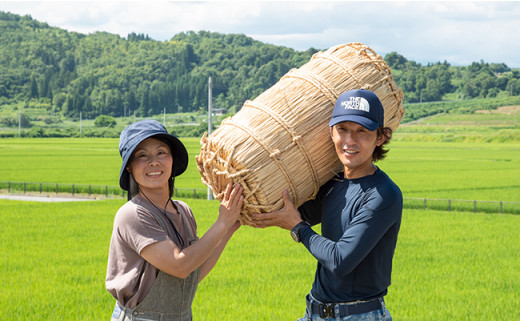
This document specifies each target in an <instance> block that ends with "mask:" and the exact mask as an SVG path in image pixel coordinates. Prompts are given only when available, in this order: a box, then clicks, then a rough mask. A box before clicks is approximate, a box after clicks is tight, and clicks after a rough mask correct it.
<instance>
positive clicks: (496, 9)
mask: <svg viewBox="0 0 520 323" xmlns="http://www.w3.org/2000/svg"><path fill="white" fill-rule="evenodd" d="M0 11H5V12H11V13H15V14H19V15H30V16H31V17H32V18H33V19H36V20H38V21H41V22H46V23H48V24H49V25H51V26H53V27H59V28H63V29H66V30H69V31H76V32H80V33H84V34H89V33H93V32H96V31H106V32H109V33H114V34H119V35H121V36H122V37H127V35H128V34H129V33H132V32H135V33H138V34H139V33H140V34H147V35H149V36H150V37H151V38H152V39H155V40H159V41H166V40H169V39H170V38H171V37H173V36H174V35H175V34H178V33H180V32H185V31H190V30H192V31H199V30H206V31H211V32H219V33H224V34H231V33H233V34H245V35H247V36H250V37H252V38H254V39H256V40H259V41H262V42H265V43H270V44H274V45H279V46H286V47H290V48H293V49H295V50H306V49H309V48H311V47H314V48H316V49H320V50H324V49H327V48H329V47H331V46H334V45H339V44H344V43H350V42H361V43H364V44H366V45H368V46H369V47H371V48H372V49H373V50H374V51H376V52H377V53H378V54H379V55H381V56H383V57H384V55H386V54H387V53H390V52H397V53H399V54H401V55H403V56H404V57H405V58H406V59H408V60H413V61H415V62H417V63H421V64H423V65H426V64H428V63H436V62H444V61H447V62H448V63H450V64H451V65H457V66H458V65H470V64H471V63H472V62H480V61H481V60H482V61H484V62H486V63H505V64H506V65H507V66H509V67H512V68H520V54H519V53H520V1H489V2H488V1H379V2H376V1H158V2H154V1H130V2H127V1H106V0H105V1H100V2H95V1H39V2H38V1H36V2H34V1H0Z"/></svg>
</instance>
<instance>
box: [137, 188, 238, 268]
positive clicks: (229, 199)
mask: <svg viewBox="0 0 520 323" xmlns="http://www.w3.org/2000/svg"><path fill="white" fill-rule="evenodd" d="M242 191H243V188H242V187H241V186H240V185H239V184H235V186H232V185H231V184H229V185H228V187H227V189H226V192H225V194H224V199H223V201H222V203H221V204H220V207H219V216H218V219H217V221H216V222H215V223H214V224H213V225H212V226H211V228H209V230H208V231H207V232H206V233H205V234H204V235H203V236H202V237H201V238H200V239H199V240H198V241H197V242H195V243H194V244H192V245H190V246H189V247H187V248H185V249H183V250H180V249H179V248H178V247H177V246H176V245H175V244H174V243H173V241H171V240H169V239H168V240H164V241H161V242H157V243H153V244H151V245H148V246H146V247H145V248H144V249H143V250H142V251H141V256H142V257H143V258H144V259H145V260H146V261H148V262H149V263H151V264H152V265H153V266H155V267H157V268H158V269H159V270H161V271H163V272H165V273H167V274H169V275H172V276H175V277H179V278H186V277H188V275H189V274H190V273H191V272H193V271H194V270H195V269H197V268H199V267H201V266H202V265H203V264H204V263H205V262H206V261H207V260H208V259H209V258H210V257H211V256H212V255H213V253H214V251H215V250H216V249H217V248H222V249H223V248H224V246H225V243H227V241H226V242H225V243H224V245H223V246H221V242H222V241H223V239H224V238H225V237H226V234H227V233H228V232H229V231H230V230H231V228H232V227H233V226H234V225H235V223H236V222H237V221H238V216H239V214H240V209H241V207H242V203H243V201H244V197H243V196H242ZM229 238H230V237H229ZM229 238H227V240H229ZM220 253H222V250H220V252H218V256H220ZM217 259H218V257H217ZM217 259H216V260H217ZM216 260H215V262H216ZM213 265H214V264H213ZM212 267H213V266H211V268H212ZM208 272H209V271H208ZM206 274H207V272H206Z"/></svg>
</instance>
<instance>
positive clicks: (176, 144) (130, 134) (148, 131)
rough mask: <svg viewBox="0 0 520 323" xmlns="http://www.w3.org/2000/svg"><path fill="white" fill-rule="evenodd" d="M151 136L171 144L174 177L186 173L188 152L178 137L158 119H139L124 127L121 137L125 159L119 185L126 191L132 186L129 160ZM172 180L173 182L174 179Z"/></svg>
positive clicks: (120, 147) (120, 149)
mask: <svg viewBox="0 0 520 323" xmlns="http://www.w3.org/2000/svg"><path fill="white" fill-rule="evenodd" d="M150 137H154V138H157V139H163V140H165V141H166V142H167V143H168V144H169V145H170V150H171V154H172V157H173V165H172V178H174V177H175V176H179V175H180V174H182V173H184V171H185V170H186V168H187V167H188V152H187V151H186V147H184V145H183V144H182V142H181V141H180V140H179V139H177V137H175V136H173V135H170V134H169V133H168V131H167V130H166V128H165V127H164V126H163V125H162V124H161V123H159V122H158V121H156V120H141V121H137V122H135V123H132V124H131V125H129V126H128V127H126V128H125V129H123V131H122V132H121V135H120V137H119V154H120V155H121V158H122V159H123V165H121V172H120V173H119V186H120V187H121V188H122V189H124V190H125V191H128V190H129V186H130V185H129V183H130V173H128V171H127V170H126V166H127V164H128V161H129V160H130V157H131V156H132V153H133V152H134V150H135V148H136V147H137V146H138V145H139V144H140V143H141V142H142V141H143V140H145V139H147V138H150ZM171 182H172V183H173V181H171Z"/></svg>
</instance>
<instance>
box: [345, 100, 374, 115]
mask: <svg viewBox="0 0 520 323" xmlns="http://www.w3.org/2000/svg"><path fill="white" fill-rule="evenodd" d="M341 106H342V107H344V108H345V109H351V110H361V111H366V112H370V104H369V103H368V101H367V100H366V99H365V98H362V97H350V100H349V101H343V102H341Z"/></svg>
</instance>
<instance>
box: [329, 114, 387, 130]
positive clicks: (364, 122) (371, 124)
mask: <svg viewBox="0 0 520 323" xmlns="http://www.w3.org/2000/svg"><path fill="white" fill-rule="evenodd" d="M345 121H352V122H355V123H357V124H359V125H361V126H363V127H365V128H367V129H368V130H370V131H374V130H376V129H377V128H378V127H379V123H378V122H377V121H374V120H372V119H369V118H367V117H364V116H361V115H355V114H352V115H342V116H338V117H335V118H332V119H330V122H329V126H330V127H332V126H334V125H336V124H338V123H340V122H345Z"/></svg>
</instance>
